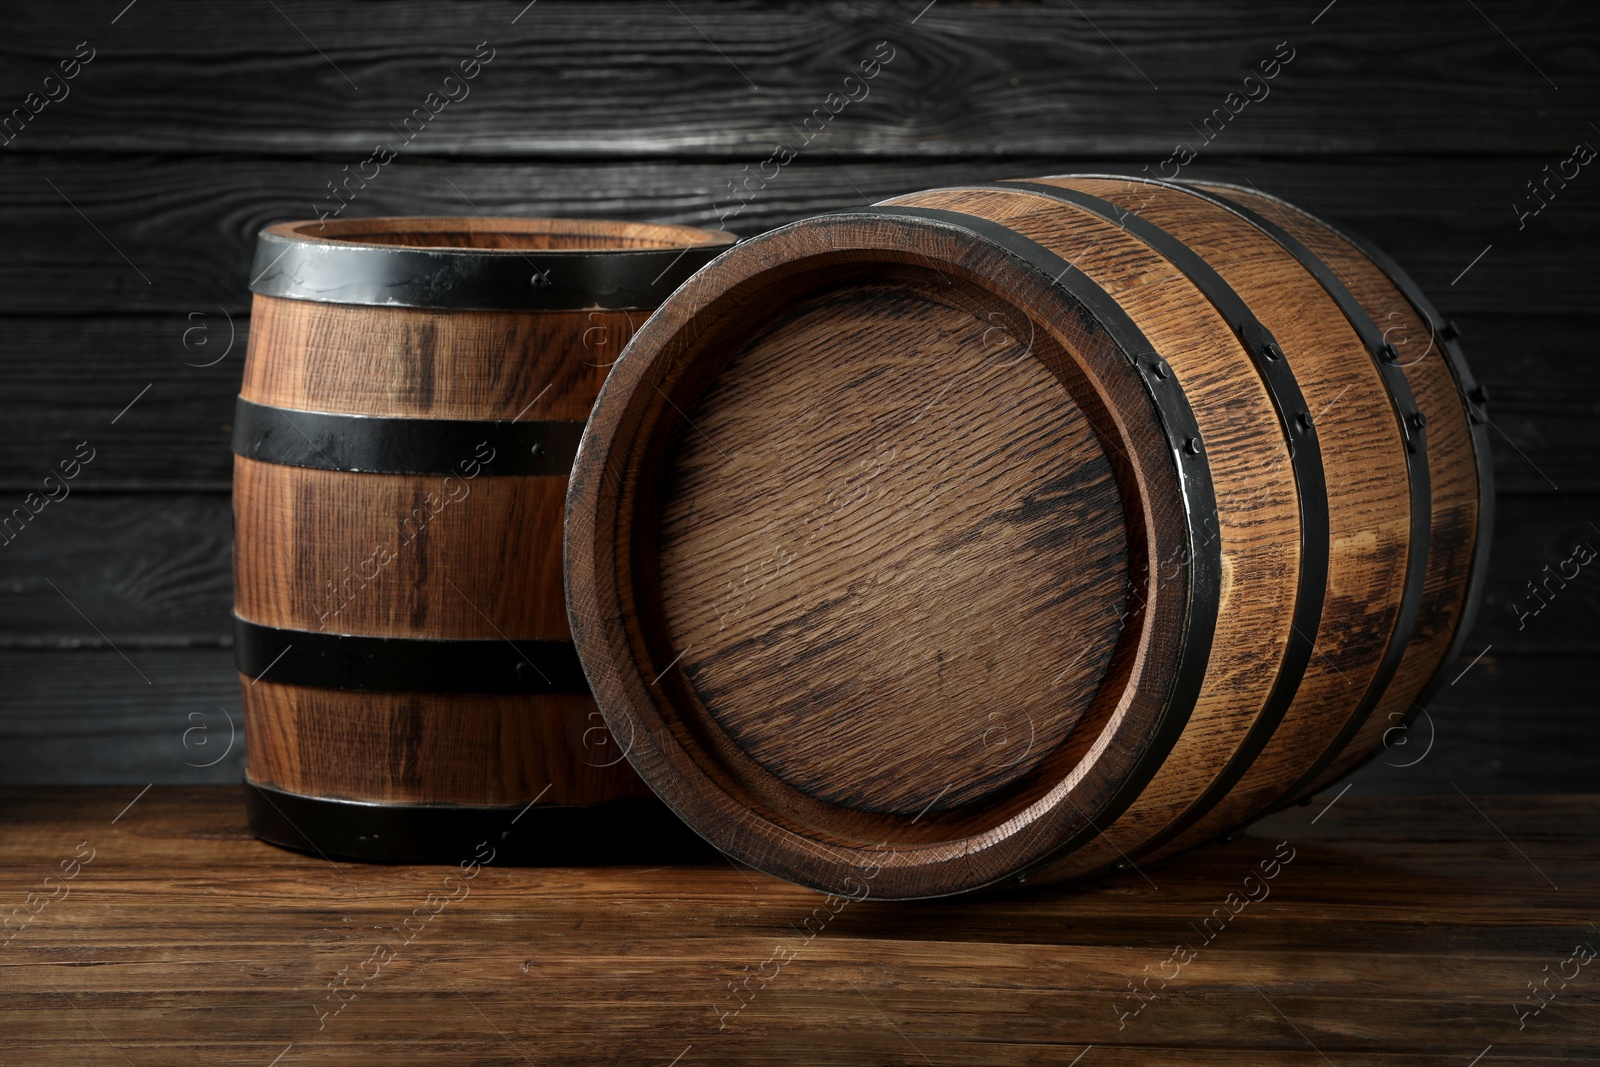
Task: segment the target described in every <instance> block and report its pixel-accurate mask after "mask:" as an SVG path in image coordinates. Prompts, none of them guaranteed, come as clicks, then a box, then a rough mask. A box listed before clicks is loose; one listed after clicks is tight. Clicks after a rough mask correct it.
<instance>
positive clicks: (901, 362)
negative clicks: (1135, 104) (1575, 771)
mask: <svg viewBox="0 0 1600 1067" xmlns="http://www.w3.org/2000/svg"><path fill="white" fill-rule="evenodd" d="M1483 400H1484V398H1483V397H1482V395H1481V392H1480V391H1478V390H1477V386H1476V385H1475V384H1474V383H1473V381H1472V379H1471V375H1470V373H1469V372H1468V370H1467V368H1466V365H1465V363H1464V362H1463V360H1462V358H1461V354H1460V351H1459V348H1458V346H1457V344H1456V341H1455V337H1454V331H1453V328H1451V327H1449V326H1448V325H1447V324H1445V323H1443V322H1442V321H1440V319H1439V318H1438V316H1437V314H1436V313H1435V312H1433V311H1432V309H1431V308H1429V307H1428V305H1427V302H1426V300H1425V299H1424V298H1423V297H1422V296H1421V295H1420V294H1419V293H1418V292H1417V291H1416V288H1415V286H1414V285H1412V284H1411V283H1410V282H1409V280H1407V279H1406V278H1405V276H1404V275H1403V274H1402V273H1400V272H1399V271H1398V269H1397V268H1395V267H1394V266H1393V265H1392V264H1391V263H1390V262H1389V261H1388V260H1387V259H1385V258H1384V257H1383V256H1382V255H1381V253H1378V252H1376V251H1374V250H1372V249H1370V248H1369V247H1367V246H1365V245H1363V244H1361V243H1359V242H1357V241H1356V240H1355V239H1353V238H1350V237H1348V236H1346V235H1344V234H1342V233H1340V232H1339V231H1336V230H1334V229H1333V228H1331V227H1329V226H1327V225H1325V224H1323V223H1320V222H1318V221H1317V220H1315V219H1313V218H1311V217H1310V216H1308V215H1305V214H1304V213H1302V212H1299V211H1298V210H1296V209H1293V208H1291V207H1289V206H1288V205H1285V204H1282V203H1281V202H1279V201H1276V200H1273V199H1270V198H1268V197H1265V196H1262V195H1261V194H1258V193H1254V192H1252V191H1248V190H1239V189H1233V188H1223V187H1202V186H1197V185H1187V184H1176V183H1169V182H1160V181H1148V180H1144V179H1136V178H1123V177H1097V176H1074V177H1057V178H1043V179H1034V180H1028V181H1017V182H997V183H984V184H975V185H970V186H964V187H960V188H952V189H940V190H933V191H929V192H924V193H917V194H914V195H911V196H905V197H900V198H897V199H894V200H891V201H887V202H885V203H884V204H880V205H877V206H875V207H872V208H869V209H865V210H857V211H850V212H843V213H839V214H834V215H827V216H822V217H820V218H815V219H810V220H806V221H804V222H799V223H795V224H793V225H790V226H786V227H783V228H781V229H779V230H776V231H773V232H772V233H769V234H766V235H764V236H762V237H760V238H757V239H754V240H751V241H749V242H746V243H745V244H743V245H741V246H740V247H739V248H738V249H736V250H734V251H733V252H731V253H729V254H728V255H726V256H724V257H722V258H721V259H720V260H719V261H718V262H717V263H715V264H713V265H712V266H710V267H709V268H707V269H706V270H705V271H703V272H701V273H700V274H699V275H698V276H697V277H695V278H694V279H693V280H691V281H690V282H689V283H688V284H686V285H685V286H684V287H683V288H682V289H681V290H680V291H679V292H677V293H676V294H675V295H674V296H673V298H672V299H670V300H669V301H667V302H666V303H665V304H664V305H663V306H662V307H661V308H660V309H659V310H658V311H657V313H656V315H654V316H653V317H652V318H651V320H650V321H649V322H648V323H647V324H646V325H645V326H644V327H643V329H642V330H641V331H640V333H639V334H638V335H637V336H636V337H635V339H634V341H633V342H632V345H631V346H630V349H629V353H628V355H627V357H626V358H625V359H624V360H623V361H622V362H621V363H620V364H619V366H618V368H617V369H616V370H615V371H614V372H613V374H612V376H611V378H610V380H609V381H608V382H607V384H606V386H605V388H604V390H603V391H602V394H601V397H600V400H599V403H598V405H597V407H596V409H595V413H594V416H593V418H592V419H591V422H590V425H589V429H588V430H587V431H586V434H585V438H584V444H583V446H582V448H581V449H580V453H579V458H578V461H577V464H576V466H575V467H574V470H573V479H572V483H571V488H570V490H569V494H568V512H567V532H566V554H567V584H568V600H569V611H570V613H571V618H572V627H573V633H574V635H575V638H576V641H577V645H578V650H579V654H580V656H581V658H582V659H583V662H584V665H585V667H586V669H587V671H588V674H589V678H590V680H591V683H592V684H593V685H594V691H595V694H596V697H597V699H598V700H599V703H600V706H601V709H602V711H603V712H604V715H605V717H606V720H607V722H608V723H609V724H610V726H611V728H612V730H613V732H615V733H617V734H618V735H619V736H628V737H630V738H632V739H633V743H632V745H631V748H630V753H629V758H630V760H632V761H633V763H634V766H635V767H636V768H637V769H638V770H639V772H640V774H641V776H642V777H643V778H644V779H645V781H646V782H648V783H649V784H650V785H651V786H652V787H653V788H654V789H655V790H656V792H657V793H658V794H659V795H660V796H661V797H662V798H663V799H664V800H666V802H667V803H668V804H669V805H671V806H672V807H673V808H674V809H675V810H676V811H677V812H678V813H679V814H680V815H682V816H683V817H684V819H685V820H686V821H688V822H689V823H690V824H691V825H693V826H694V827H695V828H697V829H698V830H699V831H700V832H701V833H702V834H704V835H705V836H706V837H707V838H708V839H709V840H711V841H712V842H713V843H715V844H717V845H718V846H720V847H721V848H723V849H724V850H726V851H727V852H729V853H731V854H732V855H734V856H735V857H737V858H739V859H741V860H744V861H745V862H747V863H750V864H752V865H754V866H756V867H760V868H762V869H764V870H768V871H770V872H772V873H774V874H778V875H781V876H783V877H786V878H789V879H792V880H794V881H797V882H800V883H802V884H805V885H810V886H813V887H815V888H817V889H821V890H824V891H827V892H830V893H834V894H839V895H843V896H852V897H858V896H860V895H863V894H867V895H873V896H880V897H921V896H934V895H939V894H946V893H953V892H959V891H963V890H970V889H974V888H977V887H979V886H984V885H991V884H995V883H1001V882H1005V881H1008V880H1009V881H1010V882H1012V883H1016V882H1022V881H1029V882H1038V881H1051V880H1059V879H1064V878H1072V877H1082V876H1086V875H1090V874H1094V873H1098V872H1102V871H1106V870H1109V869H1114V868H1117V867H1120V866H1122V865H1126V864H1129V863H1136V862H1138V861H1139V860H1141V859H1143V858H1145V857H1152V856H1156V855H1162V854H1165V853H1168V852H1172V851H1176V850H1178V849H1181V848H1184V847H1187V846H1188V845H1191V844H1194V843H1196V842H1198V841H1202V840H1206V839H1208V838H1210V837H1214V836H1216V835H1218V834H1221V833H1225V832H1228V831H1230V830H1232V829H1234V828H1236V827H1238V826H1240V825H1243V824H1244V823H1246V822H1248V821H1249V820H1251V819H1253V818H1255V817H1257V816H1259V815H1261V814H1263V813H1264V812H1267V811H1270V810H1273V809H1274V808H1275V807H1279V806H1282V805H1283V804H1286V803H1289V802H1291V801H1293V800H1294V799H1296V798H1298V797H1300V796H1302V795H1304V794H1306V793H1307V792H1308V791H1310V790H1313V789H1315V788H1318V787H1319V786H1320V785H1322V784H1324V783H1326V782H1327V781H1329V780H1330V779H1331V778H1332V777H1336V776H1338V775H1340V774H1343V773H1346V772H1347V771H1348V770H1349V769H1350V768H1351V767H1352V766H1353V765H1354V764H1355V763H1357V762H1359V761H1360V760H1361V759H1362V758H1364V757H1365V756H1367V755H1368V754H1369V753H1370V752H1371V751H1372V750H1373V749H1374V748H1375V747H1376V746H1377V745H1379V744H1380V743H1381V741H1382V740H1383V738H1384V737H1385V735H1386V734H1388V736H1390V737H1391V738H1392V737H1393V736H1394V735H1393V734H1389V733H1388V732H1389V731H1392V730H1403V729H1404V723H1405V721H1406V717H1407V715H1408V714H1409V713H1410V712H1411V711H1412V710H1413V709H1415V708H1416V707H1418V706H1419V705H1420V704H1422V703H1425V702H1426V700H1427V699H1428V698H1429V697H1430V696H1431V694H1432V692H1433V690H1434V689H1436V687H1437V685H1438V681H1437V679H1438V678H1439V676H1440V672H1441V670H1442V668H1443V666H1444V664H1445V663H1446V662H1447V661H1448V660H1449V659H1450V658H1451V657H1452V656H1453V655H1454V654H1455V652H1456V651H1458V650H1459V648H1460V642H1461V639H1462V637H1463V635H1464V634H1465V632H1466V629H1467V628H1468V626H1470V621H1471V616H1472V613H1473V610H1474V607H1475V604H1476V601H1477V599H1478V596H1479V592H1480V590H1481V585H1482V578H1483V571H1484V557H1485V553H1486V550H1487V539H1488V538H1487V533H1488V522H1489V512H1490V508H1489V494H1490V492H1491V488H1490V484H1489V475H1488V465H1487V464H1488V451H1487V442H1486V438H1485V436H1484V434H1483V432H1482V427H1481V426H1480V425H1479V422H1478V419H1477V413H1478V412H1479V409H1481V406H1482V404H1483Z"/></svg>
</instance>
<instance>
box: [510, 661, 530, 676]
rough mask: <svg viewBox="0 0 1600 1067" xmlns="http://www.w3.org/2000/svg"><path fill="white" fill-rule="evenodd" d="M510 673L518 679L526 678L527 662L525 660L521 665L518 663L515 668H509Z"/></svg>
mask: <svg viewBox="0 0 1600 1067" xmlns="http://www.w3.org/2000/svg"><path fill="white" fill-rule="evenodd" d="M511 673H512V674H514V675H516V676H517V677H518V678H526V677H527V676H528V661H527V660H523V661H522V662H521V663H518V664H517V665H516V666H515V667H512V668H511Z"/></svg>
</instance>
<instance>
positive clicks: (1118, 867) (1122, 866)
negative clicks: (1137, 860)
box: [1111, 860, 1128, 871]
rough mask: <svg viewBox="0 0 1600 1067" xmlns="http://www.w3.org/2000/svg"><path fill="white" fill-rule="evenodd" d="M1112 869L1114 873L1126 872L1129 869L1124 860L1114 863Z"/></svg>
mask: <svg viewBox="0 0 1600 1067" xmlns="http://www.w3.org/2000/svg"><path fill="white" fill-rule="evenodd" d="M1111 869H1112V870H1113V871H1125V870H1127V869H1128V864H1127V862H1126V861H1124V860H1118V861H1117V862H1115V863H1113V864H1112V865H1111Z"/></svg>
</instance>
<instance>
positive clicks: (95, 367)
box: [0, 235, 1600, 625]
mask: <svg viewBox="0 0 1600 1067" xmlns="http://www.w3.org/2000/svg"><path fill="white" fill-rule="evenodd" d="M1386 236H1387V235H1386ZM1402 236H1403V235H1402ZM1386 248H1387V250H1389V251H1391V252H1393V251H1394V249H1393V248H1392V247H1391V246H1389V245H1388V243H1387V242H1386ZM1495 251H1496V252H1498V251H1499V249H1498V248H1497V249H1496V250H1495ZM1491 254H1492V253H1491ZM1487 263H1488V260H1485V263H1484V264H1481V265H1487ZM1404 264H1405V266H1406V267H1407V269H1408V270H1410V269H1411V268H1412V267H1413V262H1412V260H1411V259H1406V260H1405V261H1404ZM1474 273H1475V272H1474ZM1471 278H1472V275H1471V274H1468V275H1467V279H1466V280H1463V282H1462V283H1461V284H1462V285H1465V284H1467V281H1470V280H1471ZM1449 281H1450V279H1449V278H1448V277H1446V278H1445V279H1444V280H1443V282H1442V283H1441V284H1442V289H1439V290H1430V291H1429V293H1430V296H1432V297H1433V298H1434V299H1435V300H1436V301H1438V302H1440V303H1441V304H1444V305H1445V306H1446V307H1449V308H1453V309H1454V310H1453V311H1452V312H1451V318H1452V319H1453V321H1455V322H1456V324H1457V325H1458V326H1459V327H1460V328H1461V332H1462V344H1463V345H1464V346H1465V348H1466V351H1467V355H1468V357H1469V358H1470V359H1471V361H1472V370H1473V373H1474V374H1475V375H1476V376H1477V378H1478V380H1479V381H1480V382H1482V383H1484V384H1485V385H1486V386H1487V387H1488V389H1489V391H1490V394H1491V396H1492V397H1493V401H1492V406H1493V410H1492V411H1491V413H1490V414H1491V417H1492V418H1493V420H1494V426H1493V427H1491V429H1490V436H1491V439H1492V443H1493V451H1494V465H1495V475H1494V477H1495V487H1496V489H1497V491H1498V492H1499V493H1500V494H1501V495H1502V496H1509V495H1511V494H1518V493H1544V494H1546V495H1547V496H1548V495H1554V494H1555V493H1556V492H1557V489H1559V490H1560V491H1561V492H1566V493H1584V492H1592V491H1595V490H1600V466H1597V465H1596V464H1594V463H1593V462H1591V461H1590V460H1591V455H1590V451H1589V448H1588V446H1587V445H1585V444H1584V442H1585V441H1587V437H1586V435H1587V434H1588V433H1589V432H1590V431H1591V428H1592V427H1593V426H1595V425H1600V363H1597V362H1596V361H1594V360H1590V359H1587V358H1585V356H1584V353H1585V352H1586V351H1587V346H1588V345H1589V344H1590V343H1591V340H1592V338H1593V337H1594V335H1595V332H1596V330H1600V320H1597V319H1594V318H1592V317H1590V316H1588V315H1585V314H1562V315H1554V314H1552V315H1537V316H1533V317H1529V316H1527V315H1522V314H1516V315H1506V314H1498V313H1478V312H1475V311H1472V310H1470V308H1468V307H1467V306H1466V305H1464V304H1461V303H1459V302H1458V303H1455V304H1452V303H1450V301H1452V300H1454V299H1455V297H1454V290H1452V289H1450V287H1449ZM595 314H601V313H599V312H596V313H595ZM196 315H197V317H196V318H192V319H191V318H189V317H187V315H186V314H174V315H170V316H166V315H127V316H110V317H103V316H86V317H81V318H62V317H54V316H41V317H37V318H10V319H7V320H5V329H4V330H0V405H3V407H0V410H3V411H4V412H5V418H6V419H8V420H9V421H8V423H7V425H8V426H9V427H10V428H11V430H10V432H9V433H7V434H6V435H5V436H4V437H3V438H0V492H6V491H10V492H12V493H13V494H14V495H13V497H12V498H11V504H12V506H15V504H16V503H17V502H18V500H19V499H20V497H21V495H22V494H23V493H26V492H27V491H28V490H30V489H33V488H36V485H37V480H38V479H39V478H42V477H43V476H44V474H45V473H46V472H47V471H48V470H49V469H50V468H52V467H54V466H55V464H56V463H57V462H58V461H59V460H60V459H62V458H63V457H66V456H70V455H72V452H73V449H74V447H75V446H76V445H77V443H78V442H80V441H83V440H86V439H87V440H89V441H90V442H91V444H92V445H93V446H94V447H95V448H96V449H97V450H98V454H97V455H96V457H95V460H94V462H93V463H91V464H89V465H88V466H86V467H84V468H83V472H82V474H80V475H79V477H78V478H77V479H76V480H75V481H74V482H73V486H74V489H73V492H74V493H84V492H100V491H125V490H142V491H149V492H156V493H176V492H190V491H196V490H206V491H213V492H226V491H227V490H228V486H229V484H230V481H231V478H232V475H233V457H232V455H231V454H230V452H229V448H228V442H229V435H230V433H231V432H232V428H233V398H234V396H235V395H236V394H237V393H238V392H239V387H240V379H241V374H242V371H241V365H242V363H243V360H244V353H245V350H246V346H247V341H248V336H249V330H250V325H251V324H250V320H249V319H248V318H239V317H236V318H234V320H233V321H232V323H231V324H230V323H229V321H228V320H227V319H226V318H225V317H224V316H223V314H222V312H221V311H220V310H218V309H217V308H215V307H212V308H210V309H209V310H208V311H203V312H196ZM642 323H643V320H642V318H640V317H639V316H638V315H635V316H634V319H633V325H626V326H624V327H622V328H619V329H615V330H610V331H608V332H606V333H599V332H595V333H589V332H588V326H587V325H586V326H585V327H584V330H585V335H586V336H585V337H584V341H585V345H584V351H585V354H586V357H587V358H588V359H591V360H592V361H594V362H596V363H600V364H604V365H607V366H608V365H609V364H611V363H612V362H615V360H616V358H617V356H618V355H620V354H621V349H622V344H623V343H625V342H626V340H627V339H628V338H631V337H632V335H633V331H634V328H635V327H636V326H638V325H642ZM188 331H193V332H188ZM186 333H187V342H188V343H187V345H186V344H185V341H186V337H185V334H186ZM230 334H231V336H232V339H233V347H232V350H231V351H228V352H227V354H226V355H224V351H225V350H226V349H227V345H228V341H229V338H230ZM1391 338H1393V339H1396V340H1400V339H1401V338H1400V337H1399V334H1398V333H1396V334H1391ZM356 341H357V338H354V337H342V338H340V343H341V344H346V345H350V344H354V343H355V342H356ZM47 357H48V358H47ZM218 359H220V362H217V363H216V364H215V365H214V366H210V367H204V366H199V364H204V363H209V362H211V361H212V360H218ZM372 369H373V370H374V371H376V370H377V369H378V368H376V367H374V368H372ZM147 385H149V386H150V387H151V388H150V391H149V392H148V393H145V395H144V396H143V397H141V398H140V399H139V401H138V403H137V404H134V406H133V407H132V408H131V409H129V410H128V412H127V413H126V414H125V415H123V416H122V418H121V419H118V421H117V422H116V423H115V424H114V425H113V424H112V422H111V420H112V419H114V418H116V417H117V415H118V413H119V412H121V411H122V409H123V408H124V407H126V406H127V405H128V403H129V402H130V401H132V400H133V399H134V398H135V397H136V396H138V395H139V393H140V391H141V390H143V389H144V387H145V386H147ZM543 385H544V383H543V382H541V383H538V388H542V387H543ZM392 387H393V388H396V389H398V388H401V387H402V386H401V385H400V384H399V383H396V384H394V385H393V386H392ZM438 395H439V394H438V393H437V392H436V393H435V396H438ZM349 399H350V400H351V401H352V402H354V400H355V398H354V397H351V398H349ZM534 410H537V409H534ZM513 414H514V413H513ZM1553 486H1554V487H1553ZM63 510H66V509H63ZM19 544H20V542H19ZM4 551H12V550H11V549H6V550H4ZM4 551H0V564H3V555H4ZM0 625H3V620H0Z"/></svg>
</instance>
